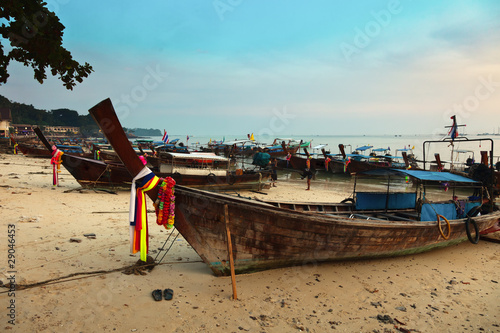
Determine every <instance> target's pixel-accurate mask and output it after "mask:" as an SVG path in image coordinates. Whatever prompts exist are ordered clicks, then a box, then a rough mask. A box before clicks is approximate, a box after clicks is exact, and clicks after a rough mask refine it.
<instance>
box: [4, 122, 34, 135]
mask: <svg viewBox="0 0 500 333" xmlns="http://www.w3.org/2000/svg"><path fill="white" fill-rule="evenodd" d="M10 127H12V128H13V129H14V133H15V134H16V135H35V131H34V130H33V128H34V126H32V125H26V124H12V125H11V126H10Z"/></svg>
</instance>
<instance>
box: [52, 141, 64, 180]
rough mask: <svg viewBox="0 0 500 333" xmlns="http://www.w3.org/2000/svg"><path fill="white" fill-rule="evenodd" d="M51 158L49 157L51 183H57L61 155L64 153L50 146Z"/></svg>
mask: <svg viewBox="0 0 500 333" xmlns="http://www.w3.org/2000/svg"><path fill="white" fill-rule="evenodd" d="M52 149H53V150H52V158H51V159H50V164H52V185H54V186H57V185H59V173H60V172H61V170H60V169H61V163H62V155H63V154H64V153H63V152H62V151H60V150H59V149H57V148H55V147H52Z"/></svg>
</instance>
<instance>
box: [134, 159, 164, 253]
mask: <svg viewBox="0 0 500 333" xmlns="http://www.w3.org/2000/svg"><path fill="white" fill-rule="evenodd" d="M139 179H141V185H140V186H139V187H136V185H135V181H136V180H139ZM159 182H160V178H158V177H156V176H155V174H154V173H152V172H151V170H149V168H144V169H143V170H142V171H141V172H140V173H139V174H138V175H137V176H135V177H134V179H133V182H132V189H131V193H130V214H129V218H130V245H131V252H132V253H137V252H139V251H140V252H141V260H142V261H144V262H145V261H147V257H148V246H149V241H148V212H147V208H146V196H145V193H146V192H148V191H150V190H152V189H153V188H155V187H156V186H157V185H158V183H159Z"/></svg>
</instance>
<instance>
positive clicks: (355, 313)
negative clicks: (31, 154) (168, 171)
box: [0, 155, 500, 332]
mask: <svg viewBox="0 0 500 333" xmlns="http://www.w3.org/2000/svg"><path fill="white" fill-rule="evenodd" d="M315 185H316V186H315ZM305 188H306V183H305V181H284V180H282V179H278V186H277V187H272V188H270V189H268V190H263V191H262V192H264V193H266V194H259V193H255V192H245V193H242V195H243V196H252V197H259V198H261V199H263V198H265V199H266V200H288V201H292V200H299V201H324V202H328V201H330V202H331V201H340V200H342V199H344V198H345V197H347V196H348V195H349V194H350V189H348V188H347V187H345V186H339V187H338V188H335V187H334V189H333V190H332V188H331V187H327V186H323V185H322V183H321V184H320V183H316V184H315V182H314V181H313V183H312V186H311V188H312V190H311V191H305ZM148 204H149V203H148ZM128 206H129V193H128V192H126V191H122V192H117V193H116V194H111V193H108V192H104V191H92V190H81V189H80V186H79V185H78V183H77V182H76V181H75V180H74V179H73V178H72V176H71V175H70V174H69V173H68V172H67V171H66V170H65V169H64V168H62V169H61V174H60V186H58V187H54V186H52V169H51V165H50V161H49V160H48V159H34V158H27V157H24V156H20V155H0V214H1V216H2V219H1V223H0V228H1V229H0V230H1V232H0V244H1V251H3V254H2V255H1V256H0V257H1V258H2V259H0V280H1V281H2V286H1V287H0V309H1V310H0V315H1V316H0V318H1V323H0V328H1V329H2V330H4V331H5V332H9V331H13V332H156V331H162V332H301V331H303V332H327V331H332V332H479V331H484V332H499V331H500V302H499V299H500V288H499V287H500V286H499V282H500V274H499V272H500V258H499V255H498V253H499V249H500V244H497V243H493V242H487V241H480V242H479V244H477V245H473V244H471V243H469V242H464V243H461V244H458V245H455V246H451V247H448V248H444V249H439V250H434V251H431V252H427V253H423V254H418V255H410V256H405V257H397V258H386V259H377V260H363V261H342V262H334V263H326V264H316V263H309V264H308V265H304V266H298V267H292V268H285V269H276V270H269V271H264V272H259V273H254V274H247V275H238V276H236V288H237V296H238V297H237V300H233V299H232V294H233V292H232V285H231V278H230V277H215V276H214V275H213V274H212V272H211V270H210V269H209V268H208V267H207V266H206V265H205V264H204V263H203V262H202V261H201V259H200V257H199V256H198V255H197V254H196V252H195V251H194V250H193V249H192V248H191V247H190V246H189V244H187V242H186V241H185V240H184V239H182V237H181V236H179V237H178V238H177V239H175V241H174V242H173V246H172V248H171V250H170V251H169V252H168V254H166V256H165V258H164V259H163V261H162V264H161V265H159V266H156V267H155V268H154V269H153V270H152V271H151V272H147V273H146V274H145V275H134V274H131V275H126V274H123V273H122V272H121V271H120V269H121V268H123V267H127V266H130V265H133V264H134V263H135V262H136V261H137V260H138V259H139V256H138V254H136V255H130V252H129V227H128ZM148 208H150V209H152V205H151V204H149V206H148ZM149 219H150V220H149V226H150V229H149V230H150V255H151V256H152V257H153V258H154V257H155V256H156V255H157V254H158V252H157V251H158V248H161V246H162V245H163V243H164V242H165V241H166V240H167V237H168V236H169V234H170V231H166V230H165V229H163V228H160V227H159V226H157V225H156V224H155V222H154V219H155V216H154V213H151V214H149ZM12 230H15V231H14V232H10V233H9V231H12ZM85 235H87V236H85ZM94 235H95V236H94ZM171 239H173V237H172V238H171ZM9 245H10V247H9ZM9 250H10V251H9ZM9 254H11V257H10V258H9V257H8V255H9ZM13 260H15V261H13ZM113 270H114V271H113ZM109 271H112V272H109ZM49 280H52V282H48V283H44V281H49ZM9 282H14V283H15V284H16V285H17V288H16V289H14V288H11V289H10V290H9V288H7V287H5V285H6V284H8V283H9ZM37 283H40V284H39V285H34V284H37ZM27 285H28V286H31V285H34V286H31V287H29V288H25V289H23V286H27ZM167 288H170V289H172V290H173V298H172V300H162V301H155V300H154V299H153V297H152V295H151V292H152V291H153V290H155V289H161V290H164V289H167Z"/></svg>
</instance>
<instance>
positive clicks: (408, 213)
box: [396, 212, 418, 221]
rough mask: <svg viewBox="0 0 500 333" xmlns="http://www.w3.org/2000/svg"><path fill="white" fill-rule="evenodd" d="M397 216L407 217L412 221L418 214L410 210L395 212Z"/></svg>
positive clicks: (416, 218)
mask: <svg viewBox="0 0 500 333" xmlns="http://www.w3.org/2000/svg"><path fill="white" fill-rule="evenodd" d="M396 214H398V215H399V216H402V217H406V218H409V219H412V220H413V221H416V220H418V214H417V213H410V212H397V213H396Z"/></svg>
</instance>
